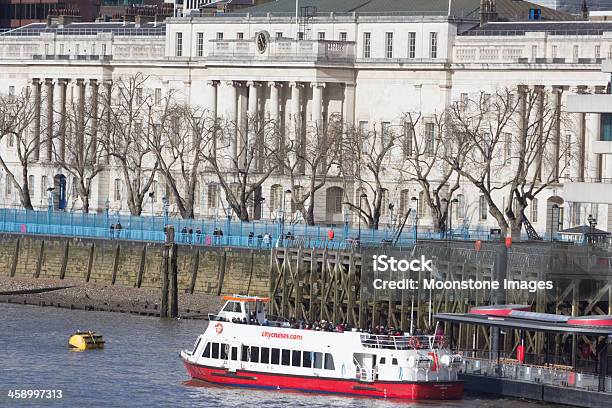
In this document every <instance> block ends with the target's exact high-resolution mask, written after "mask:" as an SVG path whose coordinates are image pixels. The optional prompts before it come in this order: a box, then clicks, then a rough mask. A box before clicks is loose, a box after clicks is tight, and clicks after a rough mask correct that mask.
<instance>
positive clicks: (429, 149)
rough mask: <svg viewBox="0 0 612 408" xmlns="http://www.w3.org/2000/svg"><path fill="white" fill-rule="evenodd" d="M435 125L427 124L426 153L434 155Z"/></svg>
mask: <svg viewBox="0 0 612 408" xmlns="http://www.w3.org/2000/svg"><path fill="white" fill-rule="evenodd" d="M435 137H436V131H435V125H434V124H433V123H432V122H429V123H425V153H426V154H433V153H434V145H435Z"/></svg>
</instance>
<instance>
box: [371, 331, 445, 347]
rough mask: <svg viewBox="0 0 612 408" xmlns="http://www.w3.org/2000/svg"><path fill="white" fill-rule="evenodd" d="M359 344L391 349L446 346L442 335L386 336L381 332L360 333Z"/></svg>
mask: <svg viewBox="0 0 612 408" xmlns="http://www.w3.org/2000/svg"><path fill="white" fill-rule="evenodd" d="M361 344H362V345H363V346H364V347H368V348H378V349H391V350H418V349H438V348H444V347H446V339H445V338H444V336H441V335H436V336H428V335H418V336H388V335H383V334H369V333H365V334H362V335H361Z"/></svg>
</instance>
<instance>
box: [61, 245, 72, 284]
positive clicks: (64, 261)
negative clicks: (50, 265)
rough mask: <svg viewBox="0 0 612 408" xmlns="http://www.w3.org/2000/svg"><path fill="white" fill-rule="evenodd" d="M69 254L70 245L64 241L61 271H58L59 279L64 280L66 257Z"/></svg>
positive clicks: (66, 264)
mask: <svg viewBox="0 0 612 408" xmlns="http://www.w3.org/2000/svg"><path fill="white" fill-rule="evenodd" d="M69 253H70V243H69V242H68V241H66V246H65V247H64V258H63V259H62V269H61V270H60V276H59V278H60V279H64V277H65V276H66V268H67V267H68V255H69Z"/></svg>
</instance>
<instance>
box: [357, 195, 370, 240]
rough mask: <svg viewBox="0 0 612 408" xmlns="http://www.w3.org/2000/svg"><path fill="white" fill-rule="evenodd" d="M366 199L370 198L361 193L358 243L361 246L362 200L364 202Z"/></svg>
mask: <svg viewBox="0 0 612 408" xmlns="http://www.w3.org/2000/svg"><path fill="white" fill-rule="evenodd" d="M364 198H368V195H367V194H366V193H361V194H360V195H359V214H358V215H359V232H358V234H357V241H358V242H359V244H360V245H361V200H363V199H364Z"/></svg>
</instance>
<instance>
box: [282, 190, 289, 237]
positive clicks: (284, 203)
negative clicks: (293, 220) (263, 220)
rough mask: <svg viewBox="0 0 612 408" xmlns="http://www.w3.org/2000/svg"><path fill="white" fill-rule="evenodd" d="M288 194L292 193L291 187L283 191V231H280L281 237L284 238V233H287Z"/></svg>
mask: <svg viewBox="0 0 612 408" xmlns="http://www.w3.org/2000/svg"><path fill="white" fill-rule="evenodd" d="M287 194H291V189H287V190H285V191H283V212H282V215H281V231H280V238H281V239H283V235H284V234H285V214H286V212H287Z"/></svg>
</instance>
